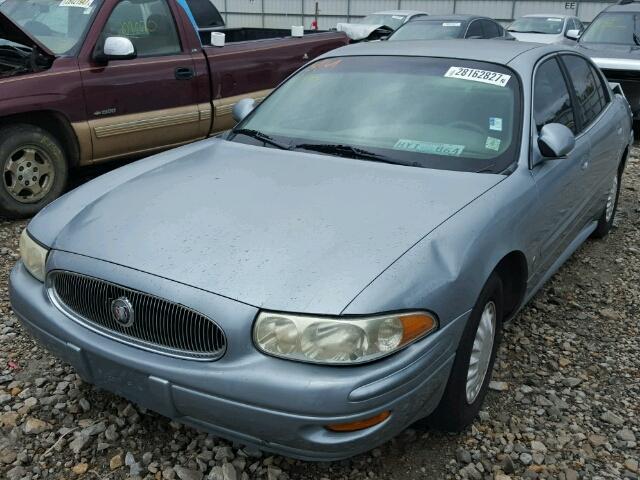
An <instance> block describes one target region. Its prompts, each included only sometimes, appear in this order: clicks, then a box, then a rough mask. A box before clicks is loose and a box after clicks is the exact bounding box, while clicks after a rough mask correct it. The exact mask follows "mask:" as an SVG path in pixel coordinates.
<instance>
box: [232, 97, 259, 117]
mask: <svg viewBox="0 0 640 480" xmlns="http://www.w3.org/2000/svg"><path fill="white" fill-rule="evenodd" d="M254 108H256V101H255V100H254V99H253V98H243V99H242V100H240V101H239V102H238V103H236V104H235V105H234V106H233V110H232V112H231V115H232V116H233V119H234V120H235V121H236V122H238V123H239V122H241V121H242V120H244V119H245V118H246V117H247V115H249V114H250V113H251V112H252V111H253V109H254Z"/></svg>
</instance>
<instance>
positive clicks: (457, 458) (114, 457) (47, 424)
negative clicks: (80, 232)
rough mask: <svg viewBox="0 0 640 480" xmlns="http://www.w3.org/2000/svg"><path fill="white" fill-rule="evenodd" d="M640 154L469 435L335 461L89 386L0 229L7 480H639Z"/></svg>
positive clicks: (548, 294)
mask: <svg viewBox="0 0 640 480" xmlns="http://www.w3.org/2000/svg"><path fill="white" fill-rule="evenodd" d="M639 157H640V150H637V149H636V151H634V152H633V157H632V158H631V160H630V163H629V166H628V168H627V172H626V176H625V178H624V183H623V192H622V197H621V205H620V209H619V212H618V217H617V227H616V228H615V229H614V230H613V232H612V234H611V235H610V236H609V237H608V238H607V239H605V240H602V241H589V242H587V243H586V244H585V245H584V246H583V247H582V248H581V249H580V250H579V252H578V253H577V254H576V255H574V256H573V258H572V259H571V260H570V261H569V262H568V263H567V264H566V265H565V266H564V267H563V268H562V270H561V271H560V272H559V273H558V274H556V275H555V277H554V278H553V279H552V281H551V282H549V283H548V284H547V286H546V287H545V288H544V290H543V291H542V292H540V293H539V294H538V295H537V296H536V297H535V298H534V300H533V301H532V302H531V303H530V304H529V305H528V306H527V307H526V308H525V309H524V310H523V312H522V313H521V314H520V315H518V317H517V318H516V319H515V320H514V321H513V322H512V323H511V324H510V325H508V326H507V327H506V332H505V336H504V340H503V344H502V348H501V350H500V353H499V356H498V361H497V362H496V368H495V372H494V382H493V383H492V385H491V387H492V390H491V392H490V393H489V396H488V398H487V401H486V403H485V410H484V411H482V412H481V415H480V418H478V419H476V421H475V423H474V424H473V426H472V427H471V428H470V429H469V430H467V431H466V432H464V433H463V434H459V435H448V434H442V433H439V432H436V431H432V430H429V429H428V428H427V427H424V426H421V425H420V426H418V425H416V426H414V427H413V428H410V429H408V430H407V431H405V432H404V433H403V434H402V435H400V436H399V437H397V438H396V439H394V440H392V441H391V442H389V443H388V444H386V445H384V446H382V447H381V448H379V449H376V450H374V451H372V452H371V453H369V454H366V455H361V456H359V457H356V458H354V459H352V460H348V461H343V462H337V463H334V464H318V463H305V462H300V461H295V460H291V459H287V458H282V457H278V456H271V455H269V454H260V452H253V451H248V450H245V449H243V448H242V447H241V446H240V445H233V444H230V443H228V442H225V441H223V440H220V439H218V438H215V437H212V436H208V435H206V434H204V433H202V432H199V431H196V430H194V429H191V428H187V427H184V426H181V425H179V424H177V423H173V422H170V421H169V420H168V419H166V418H163V417H161V416H159V415H156V414H154V413H152V412H148V411H144V410H142V409H140V408H137V407H136V406H134V405H131V404H129V403H128V402H126V401H125V400H123V399H121V398H118V397H116V396H114V395H112V394H110V393H107V392H102V391H99V390H97V389H94V388H93V387H92V386H91V385H88V384H86V383H83V382H82V381H81V380H80V379H79V377H78V376H77V375H76V374H75V373H74V371H73V369H72V368H70V367H69V366H67V365H65V364H63V363H61V362H59V361H58V360H57V359H55V358H54V357H53V356H52V355H50V354H49V353H48V352H47V351H45V350H44V349H42V348H40V347H39V346H38V345H37V344H36V343H34V342H33V341H32V340H31V338H30V337H28V336H27V335H26V334H25V333H24V332H23V330H22V328H21V326H20V325H19V324H18V322H17V320H16V318H15V317H14V316H13V314H12V312H11V307H10V305H9V298H8V292H7V276H8V273H9V270H10V268H11V267H12V266H13V264H14V263H15V261H16V259H17V257H18V255H17V249H18V234H19V233H20V231H21V230H22V228H23V227H24V225H25V222H3V221H0V478H6V479H8V480H18V479H22V478H26V479H36V478H51V479H63V478H64V479H74V478H87V479H91V478H98V479H114V480H117V479H125V478H145V479H158V480H160V479H165V480H171V479H179V480H201V479H211V480H245V479H250V478H251V479H253V478H264V479H267V480H276V479H277V480H287V479H298V478H299V479H332V480H333V479H365V478H372V479H373V478H385V479H397V478H403V479H417V478H422V479H425V478H427V479H437V478H465V479H466V478H468V479H496V480H498V479H500V480H508V479H517V478H527V479H535V478H541V479H542V478H547V479H551V478H553V479H556V478H557V479H561V480H575V479H579V478H589V479H609V478H612V479H613V478H615V479H621V478H628V479H637V478H638V477H639V468H638V462H639V461H640V448H639V446H638V442H640V320H639V316H640V286H639V285H640V159H639Z"/></svg>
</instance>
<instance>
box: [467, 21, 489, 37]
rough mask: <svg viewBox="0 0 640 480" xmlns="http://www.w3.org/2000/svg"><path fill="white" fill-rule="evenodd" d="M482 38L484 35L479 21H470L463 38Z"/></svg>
mask: <svg viewBox="0 0 640 480" xmlns="http://www.w3.org/2000/svg"><path fill="white" fill-rule="evenodd" d="M483 36H484V33H483V32H482V25H481V23H480V20H474V21H472V22H471V23H470V24H469V27H468V28H467V34H466V35H465V38H471V37H476V38H482V37H483Z"/></svg>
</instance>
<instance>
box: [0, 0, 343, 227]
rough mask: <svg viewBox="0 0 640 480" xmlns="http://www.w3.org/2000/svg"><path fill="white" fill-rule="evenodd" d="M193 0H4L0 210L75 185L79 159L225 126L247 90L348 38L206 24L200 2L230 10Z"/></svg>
mask: <svg viewBox="0 0 640 480" xmlns="http://www.w3.org/2000/svg"><path fill="white" fill-rule="evenodd" d="M183 1H184V0H183ZM188 4H189V7H191V8H186V9H185V8H183V6H182V5H181V4H180V3H178V1H176V0H5V1H4V2H2V3H1V4H0V168H2V182H1V183H2V185H0V216H5V217H11V218H16V217H25V216H30V215H32V214H34V213H35V212H37V211H38V210H39V209H40V208H42V207H43V206H44V205H46V204H47V203H48V202H50V201H52V200H53V199H55V198H56V197H57V196H59V195H60V194H61V193H62V192H63V191H64V188H65V184H66V181H67V177H68V172H69V170H70V169H71V168H74V167H77V166H82V165H88V164H93V163H97V162H102V161H105V160H110V159H115V158H122V157H134V158H135V157H141V156H144V155H147V154H149V153H151V152H157V151H160V150H163V149H168V148H171V147H174V146H177V145H181V144H184V143H188V142H192V141H195V140H199V139H203V138H206V137H207V136H209V135H212V134H214V133H217V132H220V131H223V130H226V129H228V128H230V127H231V126H232V125H233V121H232V117H231V109H232V107H233V105H234V104H235V103H236V102H238V100H240V99H241V98H243V97H253V98H256V99H261V98H263V97H264V96H265V95H267V94H268V93H269V92H270V90H271V89H272V88H274V87H275V86H276V85H277V84H278V83H280V82H281V81H282V80H284V79H285V78H286V77H287V76H288V75H290V74H291V73H293V72H294V71H295V70H296V69H298V68H299V67H300V66H301V65H303V64H304V63H306V62H307V61H308V60H311V59H313V58H314V57H317V56H318V55H320V54H322V53H324V52H326V51H329V50H331V49H334V48H337V47H339V46H342V45H345V44H347V43H348V39H347V37H346V36H345V35H344V34H343V33H337V32H317V33H315V32H314V33H313V34H311V32H306V34H305V35H304V36H303V37H291V36H289V35H290V31H288V30H278V29H256V28H246V29H243V28H240V29H238V28H236V29H225V28H224V27H220V26H219V25H216V24H215V22H213V23H211V21H210V20H209V23H210V25H203V28H202V29H197V28H196V27H195V25H196V23H195V20H194V17H193V14H192V13H191V12H194V11H197V12H198V14H200V16H201V17H205V18H210V19H211V18H214V19H215V18H217V19H220V15H219V14H217V11H215V14H217V17H216V16H215V15H213V14H212V12H211V9H212V8H213V9H215V7H213V4H211V3H210V2H209V0H188ZM194 6H195V7H197V8H195V9H194ZM203 12H204V13H203ZM220 20H221V19H220ZM197 25H198V26H201V24H200V21H198V22H197ZM207 27H212V28H207ZM212 30H213V31H217V32H223V33H225V34H226V42H227V43H226V44H225V45H224V46H222V47H214V46H211V45H210V41H209V39H210V38H211V31H212Z"/></svg>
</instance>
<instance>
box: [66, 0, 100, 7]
mask: <svg viewBox="0 0 640 480" xmlns="http://www.w3.org/2000/svg"><path fill="white" fill-rule="evenodd" d="M92 3H93V0H62V1H61V2H60V4H59V6H60V7H79V8H89V7H90V6H91V4H92Z"/></svg>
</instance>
